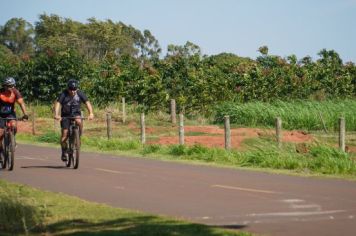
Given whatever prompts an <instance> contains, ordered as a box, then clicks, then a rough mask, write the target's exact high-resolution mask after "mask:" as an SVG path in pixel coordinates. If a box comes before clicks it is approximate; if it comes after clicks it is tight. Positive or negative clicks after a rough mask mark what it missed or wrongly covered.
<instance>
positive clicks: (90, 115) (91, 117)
mask: <svg viewBox="0 0 356 236" xmlns="http://www.w3.org/2000/svg"><path fill="white" fill-rule="evenodd" d="M85 105H86V107H87V109H88V112H89V116H88V119H89V120H92V119H94V113H93V107H92V105H91V103H90V102H89V101H86V102H85Z"/></svg>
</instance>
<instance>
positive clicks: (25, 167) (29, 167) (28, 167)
mask: <svg viewBox="0 0 356 236" xmlns="http://www.w3.org/2000/svg"><path fill="white" fill-rule="evenodd" d="M21 168H23V169H32V168H45V169H70V168H68V167H65V166H21Z"/></svg>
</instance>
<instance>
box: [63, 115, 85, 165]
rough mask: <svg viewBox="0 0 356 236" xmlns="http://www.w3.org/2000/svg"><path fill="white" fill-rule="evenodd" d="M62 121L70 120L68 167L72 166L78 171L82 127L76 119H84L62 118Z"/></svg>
mask: <svg viewBox="0 0 356 236" xmlns="http://www.w3.org/2000/svg"><path fill="white" fill-rule="evenodd" d="M62 119H69V120H70V125H69V129H68V134H67V143H68V151H67V153H68V158H67V161H66V166H67V167H70V166H72V167H73V168H74V169H77V168H78V166H79V156H80V136H81V134H80V133H81V132H80V127H79V125H78V124H77V122H75V120H76V119H82V120H83V119H84V118H82V117H79V118H78V117H62Z"/></svg>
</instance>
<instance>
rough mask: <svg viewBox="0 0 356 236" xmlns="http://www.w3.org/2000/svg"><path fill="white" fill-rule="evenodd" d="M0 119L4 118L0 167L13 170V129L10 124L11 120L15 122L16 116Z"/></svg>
mask: <svg viewBox="0 0 356 236" xmlns="http://www.w3.org/2000/svg"><path fill="white" fill-rule="evenodd" d="M0 120H5V127H4V136H3V140H2V147H3V153H2V154H3V156H0V159H2V164H1V168H3V169H4V168H6V167H7V169H8V170H10V171H11V170H13V168H14V162H15V145H16V141H15V129H14V126H13V125H12V122H11V121H12V120H15V121H16V122H17V120H19V119H17V118H0Z"/></svg>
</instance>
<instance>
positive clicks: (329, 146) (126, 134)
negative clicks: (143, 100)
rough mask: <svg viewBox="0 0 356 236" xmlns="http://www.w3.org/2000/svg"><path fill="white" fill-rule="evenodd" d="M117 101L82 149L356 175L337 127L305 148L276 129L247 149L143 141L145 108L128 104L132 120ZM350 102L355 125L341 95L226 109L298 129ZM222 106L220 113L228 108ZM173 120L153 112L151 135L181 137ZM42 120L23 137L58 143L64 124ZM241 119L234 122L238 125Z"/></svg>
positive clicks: (245, 118) (253, 121)
mask: <svg viewBox="0 0 356 236" xmlns="http://www.w3.org/2000/svg"><path fill="white" fill-rule="evenodd" d="M112 107H113V108H107V109H101V110H97V111H96V117H97V120H96V121H95V122H87V121H85V130H84V136H83V139H82V150H87V151H94V152H110V153H114V154H121V155H122V154H124V155H131V156H141V157H142V156H144V157H149V158H160V159H168V160H179V161H182V160H183V161H190V162H199V163H209V164H213V165H224V166H229V167H238V168H240V167H248V168H258V169H269V170H270V169H271V170H277V171H280V170H282V171H287V172H288V173H300V174H316V175H320V174H322V175H332V176H341V177H344V178H350V179H354V178H355V177H356V171H355V160H356V156H355V154H353V153H348V154H346V153H342V152H340V151H338V149H337V148H336V147H337V133H334V132H333V131H328V133H324V131H323V132H320V131H316V132H314V134H315V135H316V141H315V142H314V143H308V144H302V145H304V146H305V147H304V148H302V149H305V150H304V151H301V150H300V149H301V147H300V146H299V144H287V143H285V144H283V146H282V148H281V149H278V148H277V147H276V144H275V141H274V139H273V137H272V135H270V134H266V135H263V136H260V137H259V138H258V139H251V140H245V143H243V146H242V149H240V150H239V151H237V150H233V151H231V152H229V151H225V150H223V149H219V148H206V147H203V146H201V145H194V146H192V147H188V146H179V145H172V146H159V145H157V144H153V145H150V144H147V145H142V144H141V143H140V142H139V140H140V128H139V114H138V113H134V111H135V109H134V107H130V108H128V111H129V112H128V118H127V123H126V124H122V122H121V121H120V111H119V108H120V106H119V105H117V104H116V105H115V104H113V105H112ZM346 107H347V108H350V109H349V110H348V112H346V113H344V115H345V114H346V115H347V116H345V117H346V121H347V122H346V124H347V125H348V126H351V125H353V123H352V119H351V118H350V116H351V115H350V113H351V112H354V113H353V114H356V111H354V110H353V109H356V102H354V101H351V100H343V101H336V100H335V101H325V102H320V103H318V102H311V101H295V102H282V101H279V102H275V103H271V104H267V103H258V102H255V103H247V104H242V105H238V106H237V105H236V104H235V105H234V106H229V107H228V109H226V110H222V111H224V112H225V111H229V112H230V111H231V112H235V111H238V112H237V113H232V114H235V115H236V114H237V115H236V116H234V115H233V116H232V121H237V123H239V122H240V123H242V124H246V125H247V126H257V125H259V126H262V127H266V126H272V125H273V122H274V118H273V117H274V116H275V115H279V116H281V117H282V119H283V128H291V129H292V128H293V129H294V128H295V127H304V128H305V129H307V128H308V127H309V128H312V127H314V128H315V127H317V128H320V125H321V123H320V122H321V121H320V117H319V115H318V114H319V111H320V112H321V113H322V114H323V119H324V121H326V124H327V126H328V127H332V125H331V123H332V120H333V119H334V118H335V119H337V116H338V115H339V114H341V113H342V112H341V110H342V109H344V110H345V108H346ZM38 109H39V111H45V110H46V109H48V107H47V108H46V106H38ZM229 109H231V110H229ZM340 109H341V110H340ZM106 111H111V112H112V114H113V115H112V116H113V119H114V120H113V122H112V136H113V138H112V139H110V140H108V139H107V138H106V122H105V114H106ZM222 111H221V113H220V114H223V112H222ZM317 111H318V112H317ZM340 112H341V113H340ZM42 114H44V112H42ZM353 114H352V115H353ZM283 117H284V118H283ZM332 117H333V118H332ZM194 119H197V120H200V121H199V122H198V121H197V120H190V119H186V120H185V124H186V125H188V124H199V123H200V122H202V123H205V122H207V121H208V120H209V119H208V118H206V119H202V118H200V117H195V118H194ZM353 119H355V118H353ZM169 120H170V116H169V115H167V114H165V113H162V112H156V113H154V112H152V113H149V114H147V115H146V128H147V131H146V135H147V136H146V140H147V141H154V140H158V139H159V137H161V136H176V137H177V134H178V127H177V126H172V124H171V123H170V122H169ZM39 121H40V125H37V126H36V127H37V129H38V135H36V136H31V135H25V134H23V133H21V131H20V132H19V133H18V140H22V141H26V142H30V143H48V144H51V145H53V146H56V147H58V146H59V145H58V140H59V127H57V131H54V128H53V119H51V118H49V117H48V118H41V119H40V120H39ZM349 121H350V122H349ZM318 122H319V123H318ZM328 124H329V125H328ZM237 125H238V124H233V125H232V127H235V126H237ZM318 125H319V126H318ZM239 126H241V125H239ZM355 127H356V124H355ZM51 130H52V131H51ZM202 134H203V133H202V132H186V136H197V135H202ZM177 142H178V137H177ZM346 144H347V145H351V146H352V145H353V146H356V136H355V134H354V132H350V131H349V130H348V132H347V136H346Z"/></svg>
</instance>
